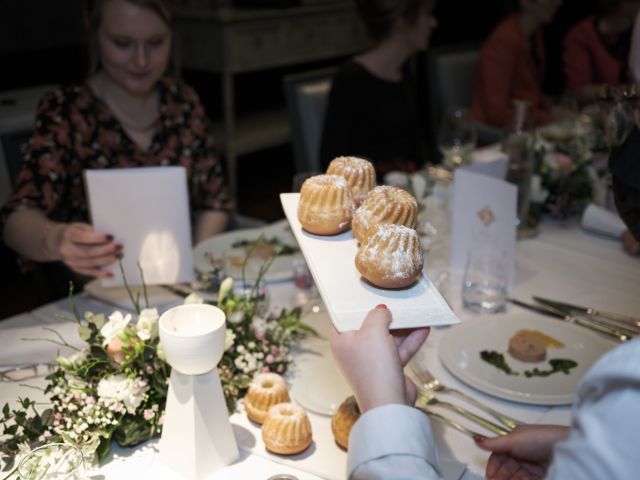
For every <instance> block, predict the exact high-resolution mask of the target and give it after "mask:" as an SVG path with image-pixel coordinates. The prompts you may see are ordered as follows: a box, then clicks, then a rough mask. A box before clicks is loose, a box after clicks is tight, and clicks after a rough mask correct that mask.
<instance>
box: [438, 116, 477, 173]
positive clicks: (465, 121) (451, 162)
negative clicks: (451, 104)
mask: <svg viewBox="0 0 640 480" xmlns="http://www.w3.org/2000/svg"><path fill="white" fill-rule="evenodd" d="M476 139H477V135H476V129H475V127H474V125H473V123H472V122H471V121H470V120H469V117H468V114H467V110H466V109H464V108H454V109H450V110H447V112H446V113H445V114H444V117H443V119H442V122H441V123H440V129H439V131H438V147H439V148H440V152H441V153H442V155H443V163H444V165H445V166H446V167H447V168H450V169H452V170H453V169H455V168H457V167H459V166H460V165H465V164H468V163H470V162H471V151H472V150H473V149H474V147H475V145H476Z"/></svg>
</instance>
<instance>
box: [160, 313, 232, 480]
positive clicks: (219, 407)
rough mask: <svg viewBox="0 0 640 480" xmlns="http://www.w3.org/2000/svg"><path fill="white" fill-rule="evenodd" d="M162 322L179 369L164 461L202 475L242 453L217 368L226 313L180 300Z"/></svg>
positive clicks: (189, 475) (168, 353)
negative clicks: (180, 303)
mask: <svg viewBox="0 0 640 480" xmlns="http://www.w3.org/2000/svg"><path fill="white" fill-rule="evenodd" d="M159 328H160V342H161V344H162V348H163V349H164V353H165V357H166V359H167V362H168V363H169V364H170V365H171V367H172V369H173V370H172V372H171V380H170V384H169V392H168V393H167V405H166V408H165V419H164V424H163V428H162V437H161V438H160V445H159V447H160V456H159V458H160V462H162V463H163V464H164V465H166V466H168V467H169V468H171V469H172V470H174V471H175V472H176V473H178V474H180V475H181V476H182V477H183V478H186V479H189V480H200V479H203V478H206V477H207V476H210V475H211V473H213V472H214V471H216V470H218V469H220V468H222V467H224V466H226V465H229V464H230V463H232V462H234V461H235V460H236V459H237V458H238V457H239V453H238V446H237V443H236V439H235V437H234V435H233V430H232V428H231V423H230V421H229V414H228V411H227V405H226V403H225V400H224V395H223V393H222V384H221V383H220V377H219V375H218V369H217V368H216V366H217V365H218V362H219V361H220V359H221V358H222V354H223V352H224V337H225V315H224V312H223V311H222V310H220V309H219V308H217V307H214V306H212V305H206V304H195V305H194V304H191V305H180V306H178V307H174V308H172V309H170V310H167V311H166V312H165V313H164V314H162V316H161V317H160V320H159Z"/></svg>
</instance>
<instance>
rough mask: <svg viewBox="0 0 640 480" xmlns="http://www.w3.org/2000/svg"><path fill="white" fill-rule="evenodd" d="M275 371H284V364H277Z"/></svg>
mask: <svg viewBox="0 0 640 480" xmlns="http://www.w3.org/2000/svg"><path fill="white" fill-rule="evenodd" d="M277 371H278V373H282V372H283V371H284V366H283V365H278V368H277Z"/></svg>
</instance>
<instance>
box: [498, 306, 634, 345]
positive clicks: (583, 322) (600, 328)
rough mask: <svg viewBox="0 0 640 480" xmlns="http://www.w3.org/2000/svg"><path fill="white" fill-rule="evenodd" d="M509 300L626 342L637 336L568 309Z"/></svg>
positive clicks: (528, 308)
mask: <svg viewBox="0 0 640 480" xmlns="http://www.w3.org/2000/svg"><path fill="white" fill-rule="evenodd" d="M508 301H509V302H511V303H513V304H514V305H518V306H519V307H522V308H526V309H527V310H531V311H534V312H537V313H541V314H543V315H547V316H550V317H553V318H558V319H560V320H563V321H565V322H568V323H574V324H576V325H580V326H581V327H585V328H589V329H591V330H595V331H597V332H600V333H604V334H606V335H610V336H612V337H615V338H617V339H618V340H619V341H620V342H626V341H627V340H631V339H632V338H633V337H634V336H635V332H631V331H630V330H626V329H623V328H616V327H613V326H611V325H607V324H605V323H602V322H598V321H596V320H592V319H587V318H583V317H576V316H575V315H570V314H568V313H566V311H564V310H561V309H558V308H555V307H552V306H550V305H545V306H542V305H533V304H530V303H526V302H521V301H520V300H516V299H515V298H509V299H508Z"/></svg>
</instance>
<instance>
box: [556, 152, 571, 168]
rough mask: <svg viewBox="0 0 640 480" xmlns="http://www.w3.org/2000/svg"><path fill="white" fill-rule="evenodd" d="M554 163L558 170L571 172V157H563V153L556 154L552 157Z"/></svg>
mask: <svg viewBox="0 0 640 480" xmlns="http://www.w3.org/2000/svg"><path fill="white" fill-rule="evenodd" d="M553 159H554V160H555V162H556V166H557V167H558V170H571V168H572V167H573V161H572V160H571V157H569V156H568V155H565V154H564V153H556V154H555V155H554V157H553Z"/></svg>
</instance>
